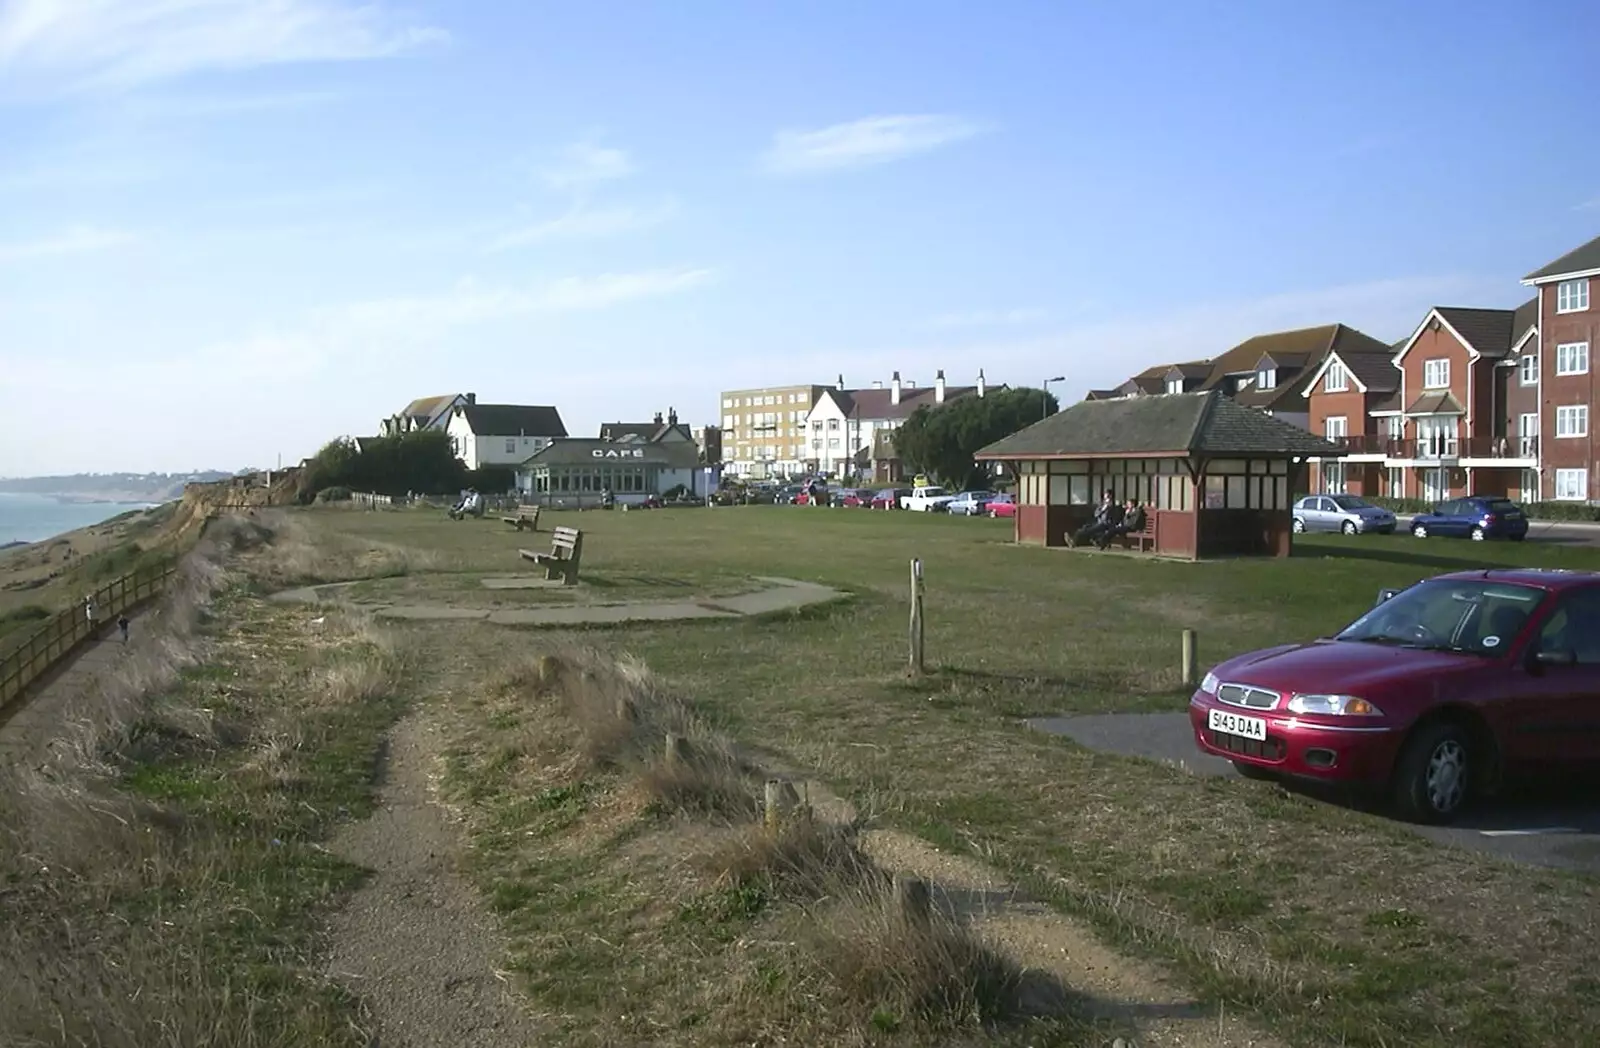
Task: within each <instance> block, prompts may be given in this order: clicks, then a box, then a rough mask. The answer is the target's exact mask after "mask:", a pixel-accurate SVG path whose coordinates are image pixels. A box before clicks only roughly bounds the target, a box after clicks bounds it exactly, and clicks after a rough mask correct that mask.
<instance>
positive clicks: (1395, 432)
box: [1384, 415, 1406, 440]
mask: <svg viewBox="0 0 1600 1048" xmlns="http://www.w3.org/2000/svg"><path fill="white" fill-rule="evenodd" d="M1405 435H1406V417H1405V416H1404V415H1390V416H1388V418H1387V419H1386V420H1385V423H1384V436H1386V437H1388V438H1389V439H1390V440H1404V439H1405Z"/></svg>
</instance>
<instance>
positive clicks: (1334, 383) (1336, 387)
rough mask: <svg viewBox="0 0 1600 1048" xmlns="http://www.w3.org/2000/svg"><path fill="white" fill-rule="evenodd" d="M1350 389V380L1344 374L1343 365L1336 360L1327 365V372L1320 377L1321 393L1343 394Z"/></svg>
mask: <svg viewBox="0 0 1600 1048" xmlns="http://www.w3.org/2000/svg"><path fill="white" fill-rule="evenodd" d="M1349 388H1350V378H1349V376H1348V375H1346V374H1345V370H1344V365H1343V364H1341V363H1339V362H1338V361H1337V360H1335V361H1333V362H1332V363H1330V364H1329V365H1328V370H1327V371H1326V372H1325V373H1324V374H1323V376H1322V391H1323V392H1324V393H1343V392H1344V391H1345V390H1347V389H1349Z"/></svg>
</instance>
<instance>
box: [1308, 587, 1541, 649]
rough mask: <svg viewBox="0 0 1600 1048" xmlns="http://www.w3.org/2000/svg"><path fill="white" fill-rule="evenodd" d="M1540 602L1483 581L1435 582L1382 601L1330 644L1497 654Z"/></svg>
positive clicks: (1530, 592)
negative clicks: (1337, 642)
mask: <svg viewBox="0 0 1600 1048" xmlns="http://www.w3.org/2000/svg"><path fill="white" fill-rule="evenodd" d="M1544 597H1545V591H1544V590H1542V589H1539V588H1537V587H1534V586H1519V585H1513V584H1507V583H1503V582H1493V581H1489V580H1486V579H1435V580H1432V581H1429V582H1422V583H1419V584H1417V585H1415V586H1412V587H1411V588H1410V589H1408V590H1405V591H1404V592H1402V593H1398V594H1396V595H1395V596H1394V597H1391V598H1390V599H1389V600H1386V601H1384V602H1383V603H1382V604H1379V605H1378V606H1377V607H1375V608H1373V609H1372V610H1371V611H1369V612H1367V613H1366V614H1365V615H1363V616H1361V617H1360V618H1359V619H1357V620H1356V621H1354V622H1352V623H1351V624H1350V625H1349V626H1347V627H1345V629H1344V630H1343V631H1342V632H1340V633H1339V634H1337V635H1336V636H1335V638H1334V639H1335V640H1341V641H1351V642H1355V643H1364V644H1387V645H1392V646H1394V647H1400V648H1413V649H1419V650H1425V651H1456V652H1462V653H1465V654H1469V655H1484V656H1493V655H1499V654H1500V653H1501V652H1502V651H1504V650H1505V647H1506V646H1507V645H1508V644H1510V643H1511V641H1512V640H1513V639H1514V638H1515V637H1516V636H1517V634H1519V633H1521V632H1522V627H1523V626H1524V625H1526V624H1527V622H1528V618H1529V617H1530V616H1531V615H1532V614H1533V612H1534V609H1535V608H1537V607H1538V606H1539V602H1540V601H1541V600H1543V599H1544Z"/></svg>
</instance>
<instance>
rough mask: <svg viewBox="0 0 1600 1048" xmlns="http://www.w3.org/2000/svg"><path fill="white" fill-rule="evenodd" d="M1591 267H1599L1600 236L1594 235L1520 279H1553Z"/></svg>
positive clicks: (1581, 271)
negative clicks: (1580, 245) (1591, 238)
mask: <svg viewBox="0 0 1600 1048" xmlns="http://www.w3.org/2000/svg"><path fill="white" fill-rule="evenodd" d="M1591 269H1600V237H1595V238H1594V239H1593V240H1591V241H1589V242H1588V243H1587V244H1584V245H1583V246H1582V247H1577V248H1573V249H1572V250H1571V251H1568V252H1567V253H1566V254H1564V255H1562V256H1561V257H1560V258H1558V259H1556V260H1555V261H1554V262H1552V263H1550V264H1549V265H1548V266H1544V267H1542V268H1540V269H1536V270H1534V271H1533V272H1532V273H1529V274H1528V275H1527V276H1525V277H1523V278H1522V279H1523V280H1525V281H1544V280H1554V279H1555V278H1556V277H1563V276H1566V275H1567V274H1568V273H1584V272H1587V271H1589V270H1591Z"/></svg>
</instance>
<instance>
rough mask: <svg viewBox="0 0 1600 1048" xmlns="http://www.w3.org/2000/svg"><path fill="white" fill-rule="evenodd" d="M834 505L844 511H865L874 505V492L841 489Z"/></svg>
mask: <svg viewBox="0 0 1600 1048" xmlns="http://www.w3.org/2000/svg"><path fill="white" fill-rule="evenodd" d="M833 504H834V505H835V506H839V507H843V508H844V509H865V508H866V507H868V506H870V505H872V492H870V491H866V490H863V489H861V488H841V489H840V490H839V492H838V493H837V495H836V496H835V497H834V500H833Z"/></svg>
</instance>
